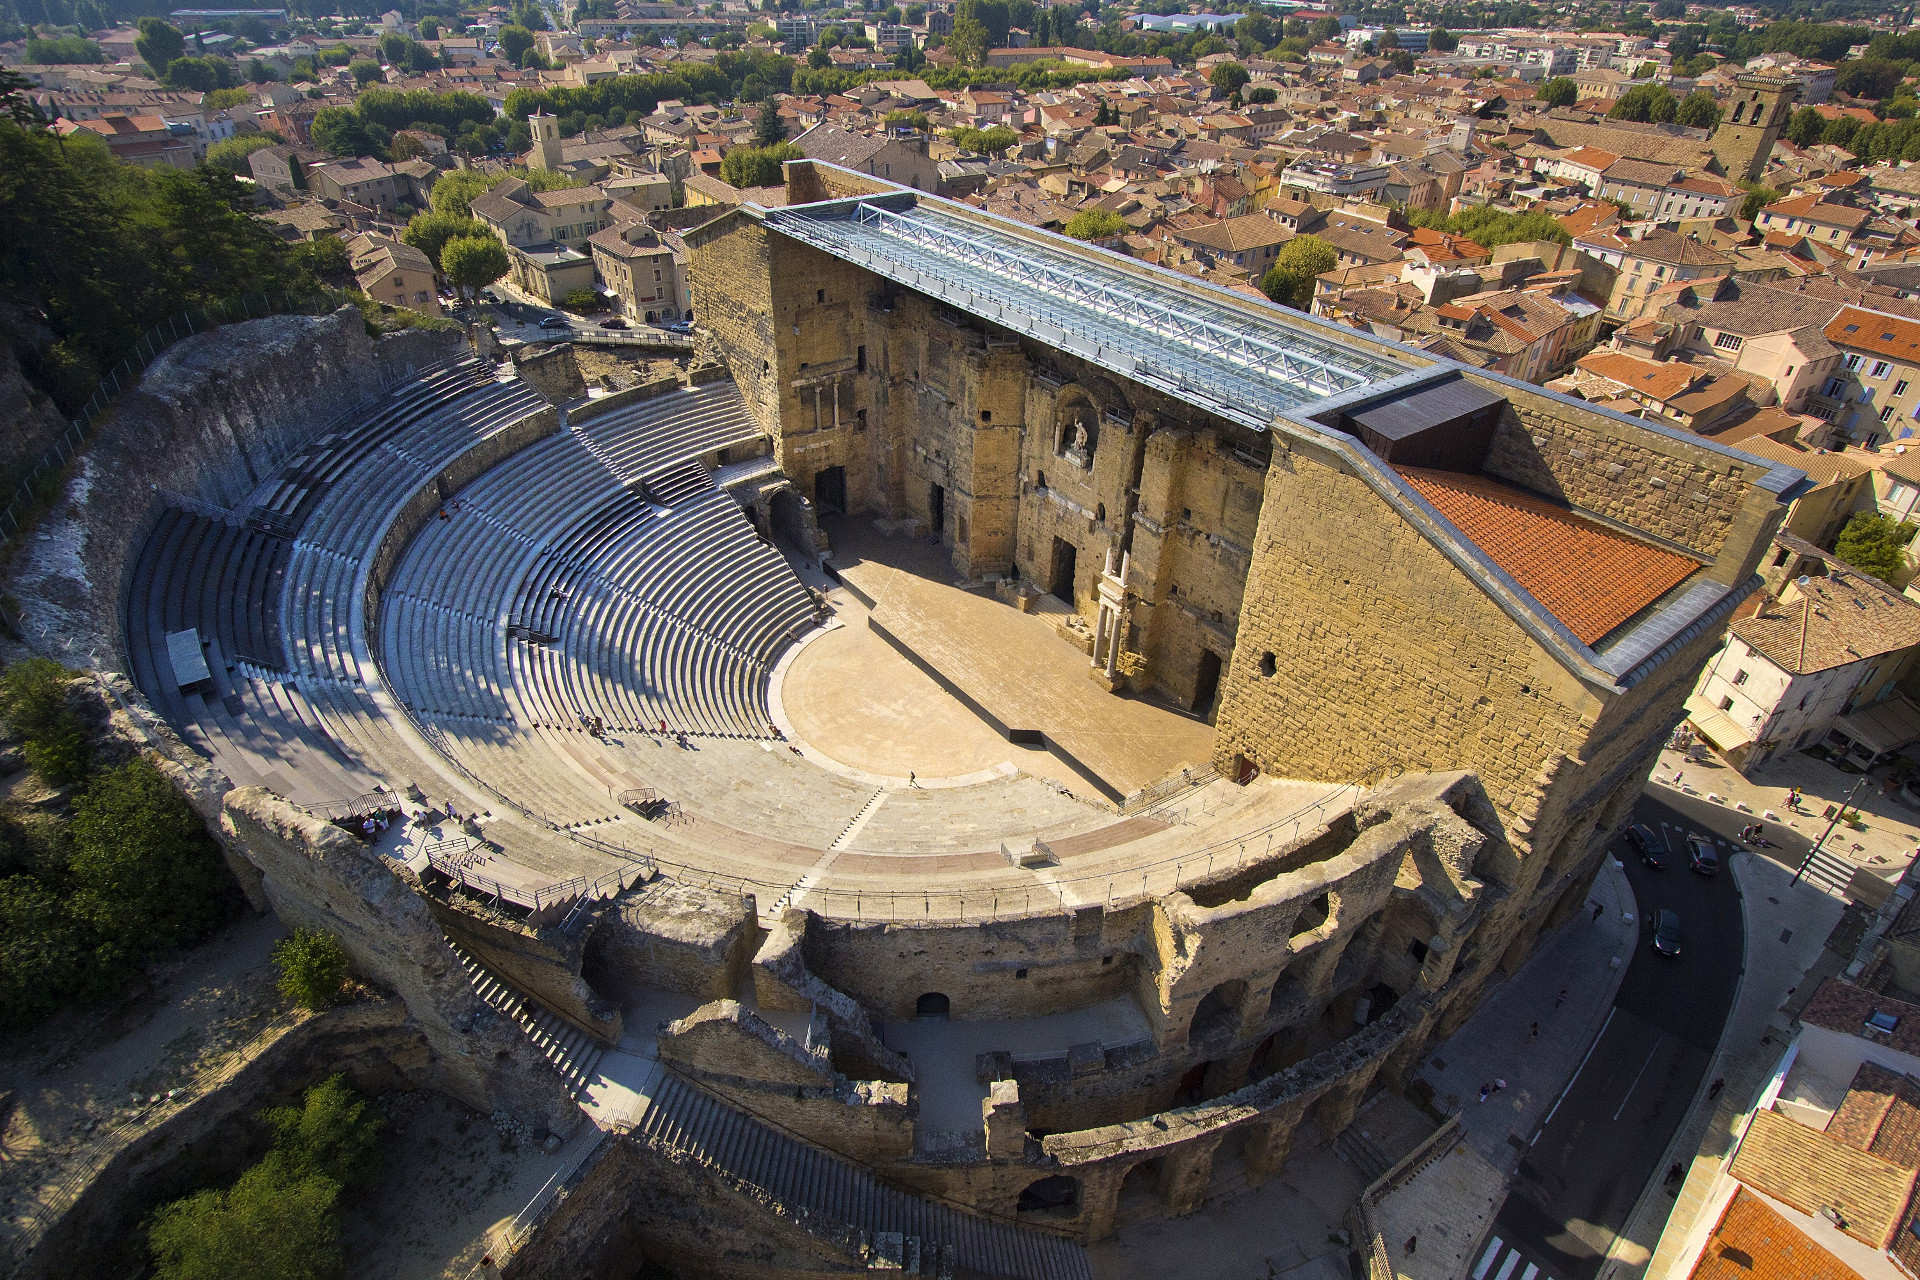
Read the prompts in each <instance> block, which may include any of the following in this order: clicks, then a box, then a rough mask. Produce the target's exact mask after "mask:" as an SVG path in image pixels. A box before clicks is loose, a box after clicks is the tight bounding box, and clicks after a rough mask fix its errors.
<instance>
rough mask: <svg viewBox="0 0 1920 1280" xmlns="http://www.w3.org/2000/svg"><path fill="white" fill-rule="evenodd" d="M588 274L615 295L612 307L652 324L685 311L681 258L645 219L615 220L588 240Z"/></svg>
mask: <svg viewBox="0 0 1920 1280" xmlns="http://www.w3.org/2000/svg"><path fill="white" fill-rule="evenodd" d="M587 245H588V247H589V248H590V249H591V251H592V253H593V273H594V276H595V278H596V279H598V280H599V282H600V283H601V284H602V285H604V286H605V287H606V289H607V291H608V292H610V293H612V294H613V296H614V297H615V298H616V299H618V303H617V308H616V309H617V310H618V311H619V313H620V314H621V315H624V316H626V317H628V318H629V319H632V320H637V321H639V322H641V323H643V324H651V323H653V322H654V321H656V320H679V319H681V318H682V317H685V316H688V315H689V314H690V313H689V310H688V303H687V275H686V257H685V254H684V253H676V252H675V250H674V247H673V245H672V244H671V243H669V242H668V240H667V238H666V237H664V236H662V235H661V234H660V233H659V232H657V231H655V230H653V228H651V227H649V226H647V224H646V223H644V222H620V223H616V224H614V225H613V226H611V227H608V228H606V229H605V230H604V231H598V232H595V233H594V234H593V236H592V237H590V238H589V239H588V241H587Z"/></svg>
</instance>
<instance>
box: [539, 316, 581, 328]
mask: <svg viewBox="0 0 1920 1280" xmlns="http://www.w3.org/2000/svg"><path fill="white" fill-rule="evenodd" d="M540 327H541V328H542V329H571V328H573V321H571V320H569V319H567V318H566V317H565V316H548V317H547V318H546V319H545V320H542V321H541V322H540Z"/></svg>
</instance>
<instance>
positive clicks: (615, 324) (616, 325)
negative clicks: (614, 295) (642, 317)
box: [600, 316, 627, 329]
mask: <svg viewBox="0 0 1920 1280" xmlns="http://www.w3.org/2000/svg"><path fill="white" fill-rule="evenodd" d="M600 327H601V328H602V329H624V328H626V327H627V322H626V321H625V320H622V319H621V318H620V317H619V316H615V317H614V318H613V319H611V320H602V321H601V322H600Z"/></svg>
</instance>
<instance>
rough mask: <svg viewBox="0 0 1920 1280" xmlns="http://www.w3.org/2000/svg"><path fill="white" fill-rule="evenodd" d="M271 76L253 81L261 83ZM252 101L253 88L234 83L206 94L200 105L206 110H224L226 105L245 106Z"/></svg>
mask: <svg viewBox="0 0 1920 1280" xmlns="http://www.w3.org/2000/svg"><path fill="white" fill-rule="evenodd" d="M272 78H273V77H272V76H267V77H265V78H264V79H262V80H257V81H254V83H256V84H263V83H265V82H266V81H267V80H271V79H272ZM249 79H251V77H249ZM252 101H253V90H251V89H248V88H244V87H242V86H239V85H236V86H234V87H233V88H231V89H215V90H214V91H213V92H212V93H210V94H208V95H207V96H206V98H205V99H204V100H203V101H202V102H201V103H200V105H201V106H202V107H204V108H205V109H207V110H208V111H224V110H226V109H227V108H228V107H240V106H245V105H246V104H247V103H249V102H252Z"/></svg>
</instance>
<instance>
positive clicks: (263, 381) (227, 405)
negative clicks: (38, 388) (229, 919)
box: [4, 307, 461, 669]
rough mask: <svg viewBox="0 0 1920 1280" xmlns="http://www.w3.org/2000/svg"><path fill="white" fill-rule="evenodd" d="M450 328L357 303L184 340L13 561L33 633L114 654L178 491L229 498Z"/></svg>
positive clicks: (123, 407) (446, 336)
mask: <svg viewBox="0 0 1920 1280" xmlns="http://www.w3.org/2000/svg"><path fill="white" fill-rule="evenodd" d="M460 342H461V338H460V334H459V333H458V332H457V331H451V330H433V331H428V330H406V331H403V332H400V333H394V334H388V335H386V336H384V337H381V338H379V339H374V338H370V337H368V336H367V332H366V327H365V324H364V323H363V321H362V319H361V316H360V313H359V312H358V311H357V310H355V309H353V308H352V307H346V308H343V309H341V310H340V311H337V312H335V313H334V314H332V315H329V316H320V317H317V318H316V317H310V316H275V317H272V318H270V319H265V320H253V321H249V322H246V323H244V324H234V325H227V326H224V327H223V328H220V329H216V330H214V331H212V332H210V333H205V334H201V335H199V336H197V337H192V338H188V339H186V340H185V341H183V342H180V343H177V344H175V345H174V346H173V347H171V348H170V349H168V350H167V351H166V352H165V353H163V354H162V355H161V356H160V358H159V359H158V360H155V361H154V362H153V364H152V365H151V366H150V367H149V368H148V369H147V372H146V374H145V376H144V377H142V379H141V381H140V385H139V387H138V388H137V389H135V390H132V391H130V392H128V393H127V394H126V395H125V396H124V397H122V398H121V400H120V402H119V404H118V405H117V406H116V408H115V410H114V413H113V417H112V420H111V421H110V422H108V423H107V424H106V425H105V426H103V427H102V428H101V429H100V432H99V434H98V435H97V436H96V437H95V439H94V441H93V442H92V444H91V445H90V446H89V447H88V449H87V451H86V452H85V453H84V454H83V455H81V459H80V461H79V463H78V464H77V466H76V468H75V470H74V473H73V476H72V479H71V481H70V482H69V484H68V485H67V488H66V490H65V492H64V493H63V494H62V495H61V497H60V499H59V500H58V501H57V503H56V504H55V506H54V508H53V509H52V510H51V511H50V512H49V513H48V514H47V515H46V516H45V518H44V519H43V520H42V521H41V523H40V526H39V529H38V533H37V536H36V537H34V538H33V539H30V540H28V541H27V543H26V544H25V545H24V546H23V547H22V549H21V553H20V554H19V555H17V556H15V557H14V559H13V561H12V562H11V563H10V564H9V565H8V566H7V569H6V575H5V583H4V590H5V591H6V592H7V593H8V594H10V595H12V596H14V597H15V598H16V599H17V600H19V601H20V612H21V613H22V615H23V616H24V619H25V624H26V627H27V631H28V635H29V637H30V638H31V639H32V640H33V641H34V642H35V643H36V644H37V645H39V646H41V647H42V648H43V649H44V650H45V651H47V652H49V653H51V654H53V655H54V656H59V657H64V658H65V659H66V660H67V661H69V662H72V663H74V664H75V665H91V666H94V667H96V668H108V667H111V668H115V669H117V668H118V666H119V660H118V654H119V653H120V650H121V647H122V646H121V636H120V595H121V591H122V587H123V585H124V582H125V578H126V575H127V573H128V571H129V569H130V567H131V563H132V557H133V556H134V554H135V553H136V552H137V551H138V548H139V546H140V543H141V535H142V534H143V533H144V531H145V530H146V529H147V528H148V526H149V525H150V524H151V522H152V520H153V518H154V517H155V515H156V514H157V512H158V511H159V509H160V508H161V507H162V506H164V505H166V504H167V502H168V501H169V500H170V499H169V497H168V495H169V494H171V493H177V494H181V495H184V496H186V497H188V498H191V499H194V500H196V501H199V502H205V503H209V504H211V505H213V506H216V507H222V508H228V507H232V506H233V505H234V504H235V503H238V502H240V501H241V500H242V499H244V498H246V497H247V496H248V495H250V494H251V493H252V492H253V491H254V489H256V488H257V487H258V486H259V484H260V483H261V481H262V480H263V479H265V478H266V477H267V476H269V475H271V474H272V473H273V472H274V470H275V469H276V468H277V467H278V466H279V465H280V464H281V463H282V462H284V461H285V459H286V458H287V457H289V456H290V455H291V454H293V453H294V452H295V451H296V450H298V448H299V447H300V446H301V445H302V444H304V443H305V442H306V441H307V440H309V439H310V438H312V437H313V436H314V435H316V434H318V433H319V432H320V431H322V430H324V429H325V428H326V426H327V425H328V424H329V423H331V422H333V421H334V420H335V419H336V418H338V417H339V416H340V415H341V413H343V412H344V411H346V410H349V409H351V408H352V407H353V406H355V405H356V404H360V403H364V402H367V401H369V400H371V398H372V397H374V396H377V395H379V394H381V393H382V391H383V390H384V387H385V386H386V385H387V384H388V383H389V382H390V381H391V380H393V379H395V378H397V377H399V376H402V375H403V374H404V373H405V372H406V370H407V369H409V368H418V367H423V366H426V365H429V364H433V363H437V362H439V361H442V360H446V359H449V358H451V357H452V356H454V355H456V354H457V353H458V352H459V349H460Z"/></svg>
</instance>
